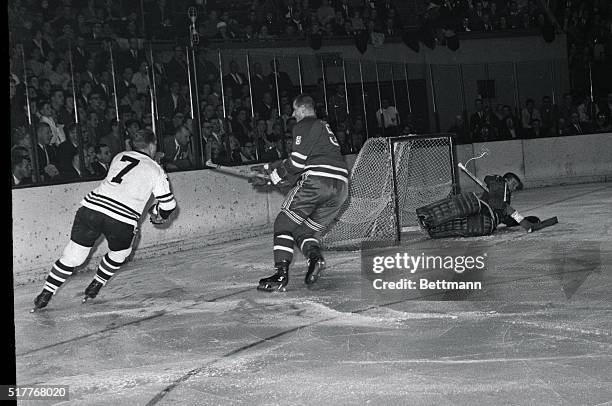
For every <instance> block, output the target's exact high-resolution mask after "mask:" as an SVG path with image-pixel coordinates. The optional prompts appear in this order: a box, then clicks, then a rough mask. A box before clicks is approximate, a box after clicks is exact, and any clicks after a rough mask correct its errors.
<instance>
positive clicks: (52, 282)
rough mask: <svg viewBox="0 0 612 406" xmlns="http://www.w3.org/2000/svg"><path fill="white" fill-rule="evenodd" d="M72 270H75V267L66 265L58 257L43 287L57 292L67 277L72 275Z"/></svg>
mask: <svg viewBox="0 0 612 406" xmlns="http://www.w3.org/2000/svg"><path fill="white" fill-rule="evenodd" d="M72 272H74V267H71V266H66V265H64V264H62V262H61V261H60V260H59V259H58V260H57V261H55V263H54V264H53V268H51V271H49V275H47V279H46V280H45V286H44V288H43V289H44V290H48V291H49V292H51V293H53V294H55V292H56V291H57V290H58V289H59V287H60V286H62V284H63V283H64V282H66V279H68V277H69V276H70V275H72Z"/></svg>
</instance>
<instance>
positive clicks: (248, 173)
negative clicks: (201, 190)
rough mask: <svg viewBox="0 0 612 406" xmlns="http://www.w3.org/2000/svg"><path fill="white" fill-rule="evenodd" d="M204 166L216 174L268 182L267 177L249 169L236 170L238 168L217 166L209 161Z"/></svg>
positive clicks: (268, 178)
mask: <svg viewBox="0 0 612 406" xmlns="http://www.w3.org/2000/svg"><path fill="white" fill-rule="evenodd" d="M206 166H209V167H211V168H212V169H214V170H216V171H218V172H221V173H227V174H229V175H234V176H238V177H241V178H245V179H250V178H261V179H264V180H267V181H269V180H270V177H269V176H266V175H264V174H263V173H260V172H256V171H253V170H251V168H238V167H233V166H223V165H217V164H216V163H214V162H213V161H212V160H210V159H209V160H208V161H206Z"/></svg>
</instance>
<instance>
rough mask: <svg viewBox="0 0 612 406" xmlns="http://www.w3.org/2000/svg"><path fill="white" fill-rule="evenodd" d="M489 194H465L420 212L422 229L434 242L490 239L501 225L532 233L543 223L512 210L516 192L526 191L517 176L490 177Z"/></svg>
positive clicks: (486, 179) (424, 208) (440, 201)
mask: <svg viewBox="0 0 612 406" xmlns="http://www.w3.org/2000/svg"><path fill="white" fill-rule="evenodd" d="M484 181H485V184H486V185H487V188H488V189H489V190H488V191H485V192H483V193H482V194H481V195H480V196H476V194H475V193H461V194H458V195H455V196H451V197H448V198H446V199H442V200H439V201H437V202H434V203H431V204H429V205H427V206H423V207H419V208H418V209H417V210H416V213H417V217H418V219H419V223H420V224H421V227H422V228H424V229H425V230H426V231H427V233H428V234H429V236H430V237H431V238H444V237H476V236H483V235H489V234H491V233H493V232H494V231H495V229H496V228H497V226H498V225H499V224H502V223H503V224H505V225H506V226H508V227H513V226H517V225H520V226H521V227H523V228H524V229H525V230H527V231H529V230H531V229H532V227H533V226H534V225H535V224H536V223H538V222H539V219H538V218H537V217H535V216H528V217H523V216H522V215H521V214H520V213H519V212H518V211H517V210H515V209H514V208H513V207H512V206H510V200H511V196H512V192H514V191H515V190H520V189H522V188H523V184H522V182H521V180H520V179H519V177H518V176H516V175H515V174H514V173H511V172H509V173H506V174H505V175H504V176H499V175H489V176H486V177H485V179H484Z"/></svg>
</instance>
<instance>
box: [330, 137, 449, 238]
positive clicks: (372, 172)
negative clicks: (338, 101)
mask: <svg viewBox="0 0 612 406" xmlns="http://www.w3.org/2000/svg"><path fill="white" fill-rule="evenodd" d="M392 153H393V156H392V155H391V154H392ZM392 162H394V163H395V165H392ZM394 180H395V182H396V187H394ZM455 184H456V181H455V170H454V164H453V158H452V141H451V138H450V137H446V136H406V137H397V138H371V139H369V140H368V141H367V142H366V143H365V144H364V145H363V147H362V148H361V151H360V152H359V155H358V156H357V158H356V160H355V164H354V165H353V168H352V170H351V176H350V182H349V197H348V199H347V201H346V202H345V203H344V205H343V207H342V209H341V211H340V216H339V217H338V220H337V221H336V222H335V223H334V224H333V225H332V226H331V227H330V229H329V230H328V231H327V232H326V234H325V235H324V236H323V239H322V243H323V245H324V246H325V247H326V248H327V249H355V250H356V249H360V248H361V247H362V245H363V244H364V243H366V244H368V243H370V244H381V245H389V244H390V243H391V244H392V243H394V242H397V241H399V239H400V233H401V231H402V230H404V231H406V230H410V229H415V230H416V229H418V221H417V217H416V212H415V210H416V208H417V207H421V206H424V205H426V204H428V203H431V202H434V201H436V200H439V199H442V198H444V197H447V196H449V195H450V194H452V192H453V187H454V185H455ZM395 190H397V194H396V193H395ZM396 204H397V209H396ZM398 215H399V219H398ZM398 220H399V222H398Z"/></svg>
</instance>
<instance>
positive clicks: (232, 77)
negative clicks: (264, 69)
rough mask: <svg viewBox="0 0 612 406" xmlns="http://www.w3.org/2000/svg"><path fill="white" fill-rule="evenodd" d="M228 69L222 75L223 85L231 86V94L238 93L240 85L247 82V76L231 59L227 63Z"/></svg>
mask: <svg viewBox="0 0 612 406" xmlns="http://www.w3.org/2000/svg"><path fill="white" fill-rule="evenodd" d="M229 67H230V71H229V73H228V74H227V75H225V76H224V77H223V86H225V87H226V88H227V87H231V88H232V94H240V93H241V88H242V85H244V84H247V83H248V80H247V78H246V77H245V76H244V75H243V74H242V73H241V72H239V71H238V63H237V62H236V61H231V62H230V64H229Z"/></svg>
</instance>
